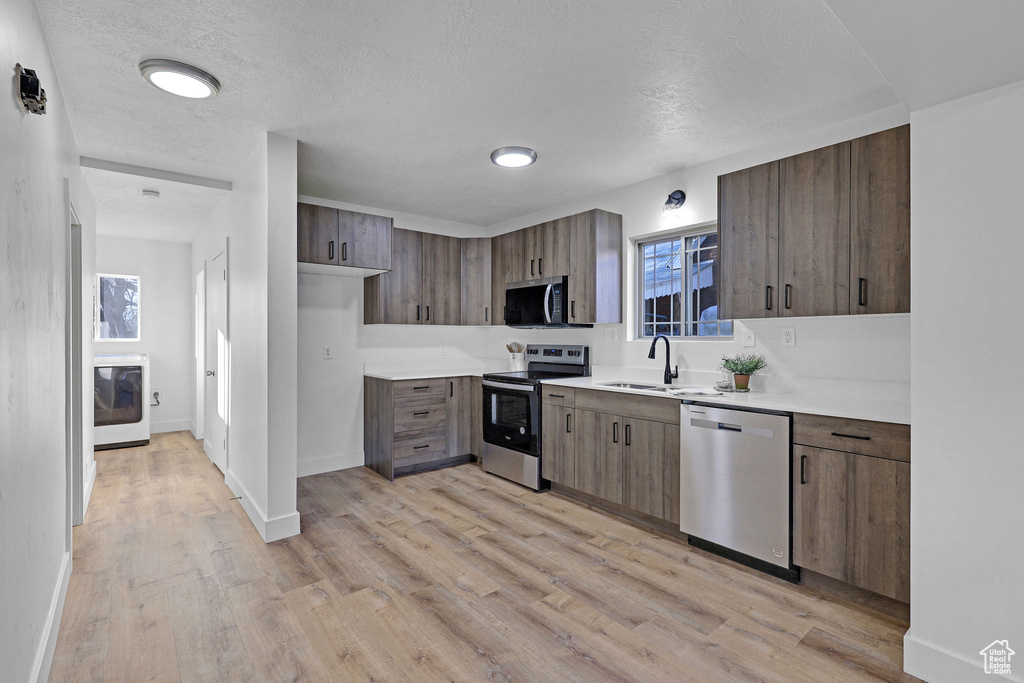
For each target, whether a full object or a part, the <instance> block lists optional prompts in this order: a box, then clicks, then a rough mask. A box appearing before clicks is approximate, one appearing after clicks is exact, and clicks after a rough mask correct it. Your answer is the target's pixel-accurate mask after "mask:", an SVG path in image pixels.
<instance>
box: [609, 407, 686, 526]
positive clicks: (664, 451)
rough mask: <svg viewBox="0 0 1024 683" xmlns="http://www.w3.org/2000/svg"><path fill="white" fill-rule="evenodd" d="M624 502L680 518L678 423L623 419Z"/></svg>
mask: <svg viewBox="0 0 1024 683" xmlns="http://www.w3.org/2000/svg"><path fill="white" fill-rule="evenodd" d="M622 472H623V487H622V488H623V505H625V506H626V507H627V508H630V509H631V510H637V511H638V512H643V513H644V514H648V515H651V516H653V517H658V518H660V519H664V520H667V521H671V522H677V523H678V522H679V425H672V424H665V423H664V422H652V421H650V420H637V419H626V420H624V427H623V461H622Z"/></svg>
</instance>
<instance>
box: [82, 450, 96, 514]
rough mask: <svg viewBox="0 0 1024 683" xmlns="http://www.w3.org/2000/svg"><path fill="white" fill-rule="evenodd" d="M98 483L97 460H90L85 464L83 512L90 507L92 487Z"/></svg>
mask: <svg viewBox="0 0 1024 683" xmlns="http://www.w3.org/2000/svg"><path fill="white" fill-rule="evenodd" d="M95 485H96V460H95V458H93V459H91V460H89V462H87V463H86V464H85V493H84V494H83V495H82V513H83V516H84V514H85V511H86V510H88V509H89V500H90V499H91V498H92V488H93V486H95Z"/></svg>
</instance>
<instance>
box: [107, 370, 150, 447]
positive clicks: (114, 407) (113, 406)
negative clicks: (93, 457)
mask: <svg viewBox="0 0 1024 683" xmlns="http://www.w3.org/2000/svg"><path fill="white" fill-rule="evenodd" d="M93 395H94V402H95V404H96V419H95V422H94V424H95V444H96V450H98V451H99V450H105V449H108V448H127V447H128V446H144V445H146V444H148V443H149V356H148V355H146V354H145V353H134V354H102V355H97V356H94V357H93Z"/></svg>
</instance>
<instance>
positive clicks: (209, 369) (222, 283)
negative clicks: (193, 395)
mask: <svg viewBox="0 0 1024 683" xmlns="http://www.w3.org/2000/svg"><path fill="white" fill-rule="evenodd" d="M227 260H228V259H227V252H226V251H222V252H221V253H219V254H217V256H216V257H214V259H213V260H212V261H209V262H208V263H207V264H206V354H205V355H206V375H205V378H206V419H205V422H206V424H205V425H203V426H204V432H203V434H204V439H203V450H205V451H206V454H207V455H208V456H210V460H212V461H213V463H214V464H215V465H216V466H217V467H219V468H220V469H221V471H224V470H226V469H227V464H228V458H227V453H228V429H227V421H228V386H229V385H228V381H229V377H228V372H229V367H228V365H229V364H228V359H229V357H230V353H231V345H230V344H231V342H230V341H229V340H228V296H227V294H228V263H227Z"/></svg>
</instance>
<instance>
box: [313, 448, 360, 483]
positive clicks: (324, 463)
mask: <svg viewBox="0 0 1024 683" xmlns="http://www.w3.org/2000/svg"><path fill="white" fill-rule="evenodd" d="M362 466H363V452H362V451H351V452H349V453H339V454H338V455H325V456H323V457H321V458H310V459H309V460H299V462H298V473H297V474H298V476H299V477H310V476H312V475H314V474H323V473H324V472H334V471H336V470H347V469H349V468H351V467H362Z"/></svg>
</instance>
